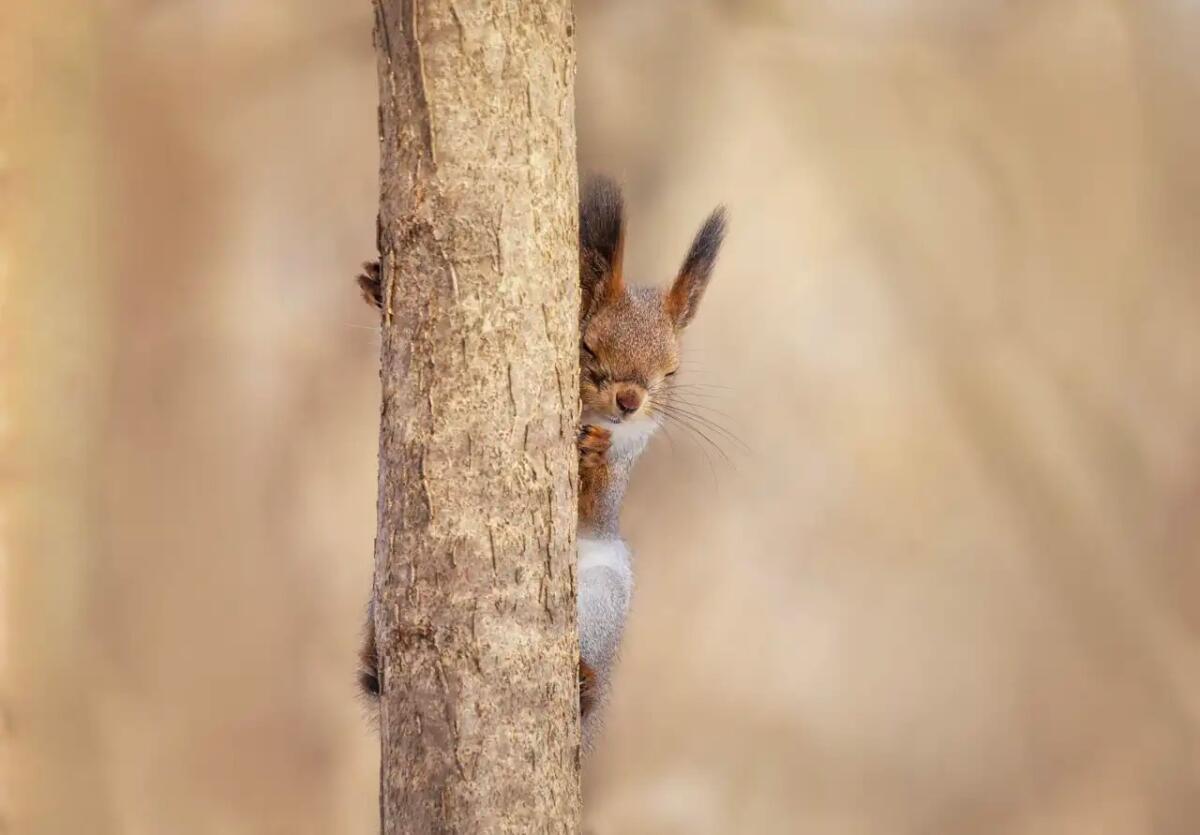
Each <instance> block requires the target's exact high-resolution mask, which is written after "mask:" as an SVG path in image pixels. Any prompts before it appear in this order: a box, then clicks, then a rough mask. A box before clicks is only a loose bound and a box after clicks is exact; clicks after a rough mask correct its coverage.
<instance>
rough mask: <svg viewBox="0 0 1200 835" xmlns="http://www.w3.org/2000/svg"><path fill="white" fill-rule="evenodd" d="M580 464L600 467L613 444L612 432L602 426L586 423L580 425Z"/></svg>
mask: <svg viewBox="0 0 1200 835" xmlns="http://www.w3.org/2000/svg"><path fill="white" fill-rule="evenodd" d="M578 443H579V465H580V466H581V467H598V466H600V465H601V464H603V463H604V456H606V455H607V454H608V449H609V447H611V446H612V433H611V432H609V431H608V430H607V429H604V428H602V427H600V426H592V425H591V424H590V423H585V424H584V425H583V426H581V427H579V442H578Z"/></svg>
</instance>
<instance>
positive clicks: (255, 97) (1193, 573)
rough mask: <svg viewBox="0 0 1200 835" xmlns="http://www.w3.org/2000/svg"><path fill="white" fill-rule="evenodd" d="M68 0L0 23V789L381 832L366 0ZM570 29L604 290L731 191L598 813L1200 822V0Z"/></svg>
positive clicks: (178, 826)
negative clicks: (5, 757)
mask: <svg viewBox="0 0 1200 835" xmlns="http://www.w3.org/2000/svg"><path fill="white" fill-rule="evenodd" d="M464 2H466V0H464ZM55 4H57V6H58V9H57V16H56V15H55V14H54V13H53V10H54V9H55ZM72 5H73V4H69V3H65V2H58V0H55V3H48V4H43V5H42V6H40V9H41V11H40V12H37V13H35V15H36V14H40V15H41V17H40V19H39V18H37V17H36V16H35V17H34V18H31V20H32V21H33V22H32V23H30V24H29V28H28V32H29V33H34V34H35V35H36V37H35V36H34V35H31V36H30V37H29V38H27V39H26V40H24V41H22V42H21V46H20V48H18V49H15V50H13V51H10V52H9V53H8V54H7V58H14V57H15V58H16V59H17V60H16V65H19V66H21V67H24V68H25V69H26V71H27V72H26V75H25V76H23V78H24V80H25V81H26V82H28V83H29V84H30V85H32V86H31V87H30V89H35V90H36V91H37V95H36V96H34V97H31V98H30V99H29V100H28V101H27V102H26V104H27V105H28V112H29V113H32V114H34V115H35V116H36V118H34V119H33V120H32V121H31V122H30V123H29V126H28V129H27V131H26V132H25V133H24V134H17V135H16V138H15V139H10V145H11V148H12V150H11V152H6V154H5V158H4V161H3V162H4V170H5V172H6V173H5V179H4V181H3V182H4V186H3V188H4V190H5V192H6V193H7V194H8V195H9V196H10V197H19V198H21V199H23V200H25V201H26V202H25V203H24V204H21V203H20V202H16V201H14V202H12V203H10V206H11V207H14V208H13V210H11V211H7V212H6V215H7V217H6V219H7V221H8V222H9V224H10V228H12V229H17V230H18V234H17V235H16V236H12V238H11V239H10V245H11V246H12V247H13V249H14V251H15V252H16V255H17V257H16V258H14V259H10V262H6V263H11V265H12V266H10V267H9V268H8V269H7V270H6V278H7V279H8V282H7V285H6V286H8V287H9V297H10V300H12V299H15V302H11V303H10V304H9V305H8V310H7V313H6V314H4V315H5V316H6V318H7V320H8V324H6V325H5V327H6V329H7V332H8V333H9V334H10V335H14V336H16V337H17V338H16V339H15V340H14V343H13V344H14V345H16V346H17V350H15V351H13V352H12V353H11V354H10V357H9V359H8V360H5V362H6V363H7V364H8V365H9V366H10V369H9V370H10V371H14V369H15V373H17V377H16V379H19V380H20V381H21V384H20V385H17V386H15V387H10V393H11V392H12V391H15V392H16V397H15V398H14V400H13V402H14V403H15V408H14V410H13V412H12V414H13V415H14V416H15V417H14V418H13V419H12V420H11V421H9V422H7V423H6V424H5V425H4V426H5V428H4V432H5V437H4V445H5V450H6V453H5V454H6V456H7V457H8V458H9V460H10V461H11V462H14V463H13V464H12V466H6V468H5V473H6V474H5V475H4V476H3V478H4V494H3V495H4V497H5V498H6V501H8V502H9V503H10V505H11V507H10V514H9V518H10V520H15V521H12V522H11V524H9V525H8V527H7V528H6V529H5V530H7V533H6V534H5V537H4V543H5V546H4V547H5V550H4V560H5V565H6V571H7V576H8V577H9V580H8V581H6V583H5V588H6V591H7V593H8V594H7V598H8V599H7V603H6V611H7V619H8V620H9V622H10V625H11V629H10V630H9V632H8V636H7V643H6V646H7V649H6V652H5V655H4V658H5V659H6V665H5V666H6V669H7V676H6V685H5V689H4V693H5V694H6V695H5V698H6V701H7V702H8V704H7V708H6V710H5V714H4V715H5V720H6V721H5V723H4V725H3V730H4V733H5V736H6V738H7V739H8V743H9V744H8V746H7V750H8V753H9V755H10V757H9V760H10V769H9V771H10V777H13V778H15V779H14V780H13V781H12V782H10V789H9V790H8V791H7V792H6V794H5V795H4V798H3V803H4V806H5V807H6V809H5V815H6V818H7V819H8V822H9V824H10V825H11V829H12V830H14V831H25V830H32V828H33V827H32V824H33V823H34V822H36V821H37V820H40V821H41V822H42V823H43V826H42V831H63V832H68V831H74V832H81V831H88V832H113V833H134V834H135V835H143V833H144V834H145V835H159V834H160V833H171V834H172V835H192V833H256V834H257V833H289V834H290V833H339V835H340V834H341V833H369V832H373V831H374V826H375V820H376V808H375V799H374V798H375V781H376V773H375V769H376V759H377V753H376V749H375V743H374V741H373V739H372V737H371V735H370V734H369V733H368V731H367V729H366V727H365V724H364V723H363V721H362V719H361V716H360V709H359V705H358V704H357V703H356V701H355V697H354V690H353V655H354V650H355V645H356V641H357V632H358V629H359V625H360V622H361V616H362V608H363V606H364V603H365V599H366V594H367V589H368V583H369V572H370V562H371V558H370V554H371V539H372V534H373V530H374V490H375V469H374V467H375V465H374V454H375V449H374V448H375V442H376V438H375V433H376V421H377V406H378V402H377V401H378V393H377V386H378V383H377V379H376V370H375V369H376V352H377V349H378V337H377V335H376V334H375V333H374V332H373V325H374V322H373V317H372V315H371V313H370V311H369V310H368V309H367V308H366V307H365V306H364V305H363V304H362V303H361V302H360V301H359V300H358V298H357V295H356V292H355V290H354V288H353V285H352V282H351V276H352V274H353V272H354V270H355V269H356V265H357V262H358V261H360V260H362V259H363V258H366V257H369V256H370V255H371V254H372V249H373V244H374V216H375V203H376V160H377V147H376V139H375V109H374V108H375V95H376V93H375V70H374V64H373V61H374V58H373V53H372V49H371V42H370V9H369V4H368V3H367V2H365V0H363V2H359V3H331V2H318V0H292V1H291V2H288V3H279V2H273V0H236V2H235V0H158V2H150V1H149V0H110V2H108V3H105V4H102V5H98V6H96V7H95V9H94V10H93V12H92V13H91V14H83V13H77V12H72V11H71V10H70V9H68V8H66V7H68V6H72ZM30 8H33V5H32V4H31V6H30ZM48 10H49V11H48ZM66 20H69V21H70V24H69V25H67V24H66V23H64V21H66ZM578 37H579V42H578V45H579V53H580V61H579V68H580V69H579V78H578V101H579V117H578V121H579V132H580V153H581V158H582V159H583V161H584V162H585V164H586V165H587V166H589V167H591V168H595V169H600V170H606V171H609V172H612V173H614V174H616V175H618V176H619V177H620V178H622V179H623V180H624V181H625V183H626V184H627V187H628V197H629V204H630V214H631V231H630V240H629V253H628V257H629V271H630V272H631V274H632V275H633V276H634V277H635V278H641V279H643V280H645V281H653V282H660V281H665V280H667V279H668V278H669V276H670V275H671V273H672V271H673V269H674V268H675V267H676V266H677V264H678V262H679V260H680V259H681V258H682V255H683V252H684V249H685V248H686V245H687V243H688V240H689V237H690V235H691V234H692V232H693V231H694V230H695V228H696V227H697V226H698V224H699V222H700V221H701V219H702V218H703V216H704V214H705V213H706V212H707V211H708V210H709V209H710V208H711V206H712V205H713V204H715V203H716V202H718V201H725V202H726V203H728V205H729V208H730V212H731V216H732V231H731V235H730V238H729V241H728V245H727V249H726V252H725V254H724V256H723V259H722V261H721V264H720V266H719V268H718V271H717V275H716V278H715V280H714V285H713V287H712V289H711V292H710V294H709V296H708V299H707V301H706V303H705V306H704V308H703V309H702V311H701V314H700V316H699V319H698V321H697V323H696V324H695V325H694V328H693V332H692V333H691V334H690V338H689V347H688V359H689V362H688V366H687V373H688V375H689V376H690V378H691V380H690V382H693V383H697V384H702V385H704V386H705V388H702V389H696V390H695V393H696V398H697V400H698V402H702V403H704V404H706V407H707V408H708V409H709V411H708V412H706V414H707V418H708V419H709V420H712V421H715V422H717V423H719V424H720V425H721V426H722V427H723V430H712V429H709V430H706V432H707V433H708V434H709V435H710V436H711V438H712V440H713V441H714V442H715V443H716V445H717V446H719V447H721V449H720V451H718V450H715V449H713V448H712V447H711V446H710V445H708V444H706V443H705V442H704V441H702V440H699V439H696V438H689V437H688V435H687V434H686V432H684V431H683V430H682V428H681V427H677V428H676V429H673V430H672V439H671V440H668V439H667V438H665V437H664V438H662V439H660V440H659V441H657V442H656V445H655V446H654V448H653V449H652V451H651V452H650V453H649V454H648V456H647V458H646V460H645V462H644V463H643V465H642V469H641V472H640V473H639V476H638V478H637V480H636V484H635V488H634V491H633V495H632V496H631V497H630V499H629V501H628V503H627V506H626V514H625V519H626V525H627V531H628V534H629V538H630V540H631V543H632V545H633V548H634V551H635V554H636V560H637V571H638V581H637V583H638V586H637V597H636V603H635V611H634V613H633V616H632V619H631V622H630V628H629V632H628V635H627V640H626V646H625V653H624V662H623V665H622V667H621V669H620V672H619V676H618V680H617V685H616V694H615V703H614V705H613V707H612V711H611V717H610V722H609V727H608V734H607V737H606V739H605V741H604V743H603V745H602V747H601V750H600V751H599V752H598V754H597V755H596V757H595V759H594V761H593V762H592V763H591V765H590V767H589V770H588V774H587V781H586V792H587V796H588V800H587V818H588V820H589V822H590V825H591V827H592V828H593V829H594V831H595V832H596V833H598V835H607V833H620V834H621V835H624V834H625V833H632V835H637V833H681V834H682V833H689V835H696V834H700V835H703V833H773V832H802V833H816V834H817V835H826V833H829V834H830V835H835V834H840V833H847V835H850V834H851V833H853V834H854V835H857V834H858V833H887V834H888V835H891V833H914V834H915V833H987V834H988V835H991V833H995V835H1010V834H1011V835H1027V834H1028V835H1032V834H1033V833H1053V834H1054V835H1064V834H1067V833H1089V835H1090V834H1091V833H1119V835H1138V833H1155V835H1158V834H1159V833H1167V834H1169V835H1174V833H1178V835H1184V834H1185V833H1192V832H1194V831H1196V827H1197V823H1196V822H1197V820H1198V819H1200V618H1198V617H1197V614H1196V612H1197V607H1196V604H1195V601H1196V598H1197V593H1198V592H1200V562H1198V559H1200V516H1198V511H1200V428H1198V427H1200V414H1198V413H1200V285H1198V284H1197V278H1198V269H1197V268H1198V266H1200V244H1198V243H1197V242H1198V241H1200V235H1198V234H1197V233H1198V232H1200V229H1198V228H1197V227H1198V225H1200V169H1198V168H1197V166H1196V159H1197V149H1198V148H1200V144H1198V143H1200V70H1198V69H1197V66H1200V65H1197V62H1196V56H1197V55H1200V7H1198V6H1196V5H1194V4H1191V3H1187V2H1184V0H1140V1H1139V2H1135V1H1134V0H1130V2H1125V3H1122V2H1115V0H1114V2H1105V0H1076V1H1075V2H1072V1H1071V0H1011V2H1000V0H974V1H972V0H923V2H917V0H913V2H907V3H906V2H900V0H888V1H885V0H850V2H834V1H833V0H824V2H822V1H821V0H758V1H757V2H734V0H725V2H699V0H690V1H689V0H674V2H645V1H644V0H610V1H609V2H601V1H600V0H591V2H583V3H580V5H579V7H578ZM22 61H23V62H24V63H22ZM30 67H33V68H34V69H32V70H30V69H28V68H30ZM17 77H18V82H20V80H21V79H22V76H21V75H20V74H18V76H17ZM6 101H10V102H11V101H13V99H11V98H9V99H6ZM39 131H40V133H39ZM38 173H40V174H43V175H45V174H50V173H53V174H54V176H53V177H52V178H51V179H50V180H47V181H45V182H46V183H48V184H46V185H43V183H42V181H40V180H37V179H36V178H35V176H34V175H35V174H38ZM21 205H25V206H33V205H45V206H47V207H49V208H51V209H53V210H54V211H56V212H58V214H54V213H53V212H46V213H44V214H38V213H37V212H25V211H18V210H17V209H16V208H15V207H18V206H21ZM64 218H66V219H68V220H67V221H64V220H63V219H64ZM55 219H57V220H55ZM21 230H24V233H22V232H21ZM13 241H15V243H13ZM51 336H53V337H54V338H53V339H52V338H51ZM40 363H44V365H40ZM41 368H45V369H46V370H47V372H48V373H49V372H51V371H52V372H53V374H54V375H57V376H54V377H52V378H50V379H52V380H54V381H55V382H56V385H55V386H53V387H51V386H45V387H39V386H38V385H37V384H36V382H31V380H32V381H36V380H37V379H39V377H40V374H39V369H41ZM22 398H24V399H22ZM22 431H27V432H28V435H27V436H23V435H22ZM726 431H727V432H728V433H731V434H732V435H733V436H735V439H732V438H730V437H728V436H727V435H725V434H723V432H726ZM33 439H36V443H35V442H34V440H33ZM47 719H49V720H51V721H50V724H49V727H52V728H55V729H57V730H58V731H59V733H58V734H57V735H47V736H45V738H46V739H49V740H52V742H48V743H46V745H47V746H48V748H45V749H42V748H38V747H37V746H35V745H34V744H32V743H31V741H30V740H31V738H32V735H33V734H34V732H36V731H38V730H39V729H41V730H43V731H44V730H45V727H46V726H45V725H43V724H39V721H45V720H47ZM63 787H71V788H70V789H69V793H67V794H66V795H65V796H64V792H65V789H64V788H63ZM38 803H40V804H41V809H42V812H40V813H39V812H38V811H36V810H37V809H38ZM48 809H54V810H55V811H54V813H53V815H51V816H49V817H47V816H46V814H47V813H46V811H45V810H48ZM72 815H76V816H77V820H75V821H74V822H73V823H68V822H67V821H68V820H69V819H70V818H71V816H72Z"/></svg>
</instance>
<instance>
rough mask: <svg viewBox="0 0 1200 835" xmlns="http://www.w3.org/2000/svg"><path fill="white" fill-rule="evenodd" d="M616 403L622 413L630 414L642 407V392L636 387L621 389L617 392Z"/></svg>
mask: <svg viewBox="0 0 1200 835" xmlns="http://www.w3.org/2000/svg"><path fill="white" fill-rule="evenodd" d="M617 405H618V406H619V407H621V413H622V414H626V415H631V414H633V413H634V412H636V411H637V410H638V409H640V408H641V407H642V394H641V392H639V391H638V390H637V389H621V390H620V391H619V392H617Z"/></svg>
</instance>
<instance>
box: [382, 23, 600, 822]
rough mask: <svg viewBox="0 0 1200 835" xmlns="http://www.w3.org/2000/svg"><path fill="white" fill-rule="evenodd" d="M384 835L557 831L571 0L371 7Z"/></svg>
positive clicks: (567, 699)
mask: <svg viewBox="0 0 1200 835" xmlns="http://www.w3.org/2000/svg"><path fill="white" fill-rule="evenodd" d="M375 9H376V23H375V44H376V49H377V52H378V58H379V85H380V132H381V143H382V144H381V161H380V181H381V198H380V235H379V247H380V254H381V262H382V269H383V285H384V294H383V307H384V313H383V348H382V365H383V370H382V381H383V414H382V425H381V429H380V444H379V466H380V474H379V506H378V512H379V527H378V532H377V539H376V551H375V599H376V601H377V605H376V607H375V626H376V630H377V635H378V641H379V656H380V674H381V679H382V681H381V685H382V693H381V705H380V707H381V714H380V731H381V737H382V746H383V764H382V770H381V783H380V794H381V797H380V813H381V816H382V821H383V831H384V832H385V833H389V834H391V833H417V832H420V833H436V832H456V833H459V832H574V831H577V830H578V826H579V817H580V798H579V778H578V769H579V766H578V762H579V727H578V725H579V722H578V710H579V703H578V688H577V681H576V664H577V661H578V646H577V639H576V632H575V573H574V555H575V522H576V518H575V517H576V491H577V460H576V452H575V433H576V425H577V420H578V415H577V411H578V373H579V371H578V355H577V350H578V349H577V343H578V336H577V317H578V306H579V301H578V286H577V282H578V257H577V254H576V253H577V246H578V231H577V218H576V201H577V196H576V193H577V182H576V169H575V127H574V96H573V84H574V74H575V56H574V48H573V44H572V32H573V18H572V14H571V9H570V2H569V0H495V1H494V2H491V3H488V4H471V3H461V2H460V3H456V2H454V0H376V6H375Z"/></svg>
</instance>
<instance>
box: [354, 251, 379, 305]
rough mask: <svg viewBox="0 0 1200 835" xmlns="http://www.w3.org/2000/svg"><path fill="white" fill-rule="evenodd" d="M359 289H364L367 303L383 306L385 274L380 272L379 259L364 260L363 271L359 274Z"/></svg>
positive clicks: (363, 292) (363, 293)
mask: <svg viewBox="0 0 1200 835" xmlns="http://www.w3.org/2000/svg"><path fill="white" fill-rule="evenodd" d="M358 289H359V290H361V291H362V295H363V298H364V299H366V301H367V304H369V305H371V306H373V307H383V276H382V275H381V274H380V272H379V262H378V261H364V262H363V271H362V272H361V273H359V275H358Z"/></svg>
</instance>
